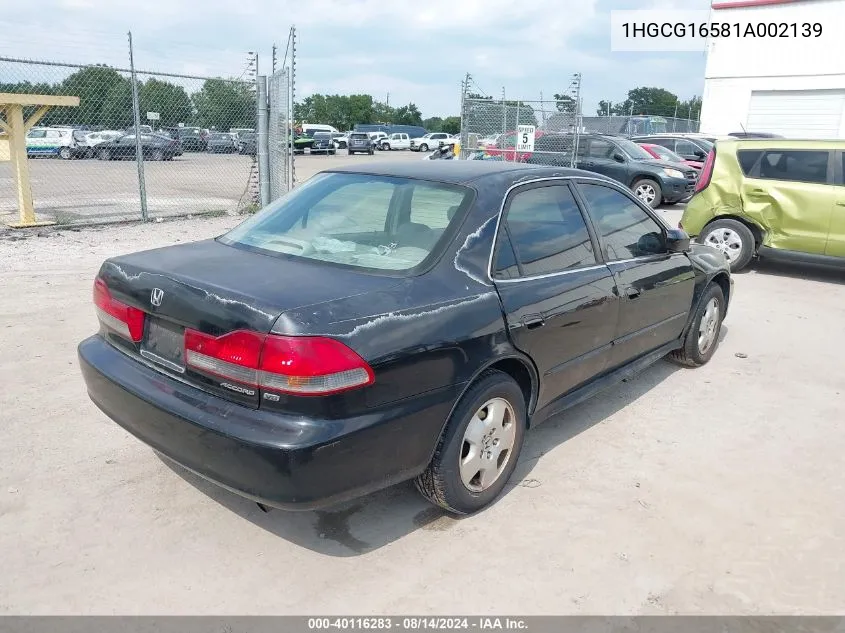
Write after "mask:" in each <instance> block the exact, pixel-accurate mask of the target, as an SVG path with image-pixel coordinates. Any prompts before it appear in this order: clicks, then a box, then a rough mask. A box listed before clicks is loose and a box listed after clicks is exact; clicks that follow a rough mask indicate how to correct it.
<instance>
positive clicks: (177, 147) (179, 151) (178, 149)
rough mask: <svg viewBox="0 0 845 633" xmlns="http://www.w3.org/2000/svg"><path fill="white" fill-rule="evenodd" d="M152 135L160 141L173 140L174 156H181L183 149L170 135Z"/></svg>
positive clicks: (168, 141)
mask: <svg viewBox="0 0 845 633" xmlns="http://www.w3.org/2000/svg"><path fill="white" fill-rule="evenodd" d="M152 136H153V137H157V138H159V139H161V140H162V141H164V142H167V143H170V142H171V141H173V142H174V144H173V148H174V153H173V155H174V156H181V155H182V154H184V153H185V152H184V150H183V149H182V145H181V143H179V141H178V140H177V139H174V138H172V137H171V136H170V135H168V134H159V133H156V134H153V135H152ZM95 154H96V151H95Z"/></svg>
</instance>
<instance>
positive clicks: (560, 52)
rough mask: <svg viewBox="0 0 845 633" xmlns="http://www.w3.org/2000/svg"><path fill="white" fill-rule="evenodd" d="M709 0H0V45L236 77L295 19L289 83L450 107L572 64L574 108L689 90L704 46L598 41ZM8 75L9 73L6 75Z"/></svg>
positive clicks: (41, 73) (0, 48) (441, 112)
mask: <svg viewBox="0 0 845 633" xmlns="http://www.w3.org/2000/svg"><path fill="white" fill-rule="evenodd" d="M708 7H709V0H202V1H200V0H143V1H141V2H139V1H138V0H38V1H32V2H26V1H20V0H0V9H2V11H0V16H2V17H0V29H2V31H0V32H2V33H3V35H2V37H0V56H2V57H16V58H27V59H37V60H49V61H60V62H70V63H79V64H88V63H104V64H108V65H112V66H128V63H129V59H128V52H127V51H128V47H127V35H126V34H127V31H129V30H131V31H132V33H133V40H134V50H135V65H136V68H140V69H151V70H157V71H163V72H172V73H188V74H196V75H209V76H225V77H230V76H234V77H239V76H244V74H245V73H246V72H248V70H247V59H248V52H250V51H253V52H257V53H258V55H259V71H260V72H262V74H263V73H265V72H267V71H269V70H270V60H271V57H270V50H271V47H272V45H273V43H276V44H277V45H278V46H279V47H280V52H279V56H280V58H281V57H283V56H284V49H285V45H286V43H287V39H288V31H289V29H290V27H291V26H292V25H295V26H296V29H297V40H298V45H297V49H296V61H297V64H296V95H297V99H300V98H302V97H304V96H307V95H308V94H312V93H328V94H351V93H367V94H372V95H373V96H374V97H375V98H377V99H378V100H381V101H384V100H385V99H387V98H388V94H389V99H390V105H393V106H399V105H404V104H407V103H410V102H413V103H415V104H416V105H417V106H418V107H419V108H420V110H421V111H422V113H423V116H424V117H429V116H449V115H457V114H458V112H459V109H460V95H461V92H460V84H461V80H462V79H463V77H464V75H465V74H466V73H470V74H471V75H472V77H473V80H474V89H477V90H478V91H480V92H483V93H486V94H490V95H493V96H496V97H498V96H500V95H501V93H502V90H503V89H504V90H505V94H506V96H507V98H508V99H521V100H526V101H527V100H539V99H540V95H541V94H543V96H544V97H545V98H546V99H548V98H550V97H551V95H552V94H554V93H555V92H564V91H565V90H566V89H567V86H568V85H569V83H570V80H571V78H572V75H573V74H574V73H578V72H580V73H581V75H582V93H581V94H582V97H583V98H584V114H585V115H590V114H593V113H594V112H595V110H596V107H597V104H598V102H599V100H601V99H606V100H610V101H612V102H619V101H623V100H624V99H625V96H626V94H627V91H628V90H629V89H631V88H635V87H638V86H654V87H660V88H665V89H667V90H669V91H671V92H673V93H675V94H677V95H678V97H679V98H680V99H681V100H684V99H688V98H690V97H692V96H694V95H700V94H701V91H702V88H703V84H704V79H703V77H704V63H705V57H704V53H703V52H701V53H698V52H688V53H630V52H629V53H621V52H611V50H610V32H609V30H610V17H609V16H610V11H611V10H614V9H669V8H678V9H681V8H683V9H707V8H708ZM63 72H65V71H64V70H62V69H57V68H50V67H45V66H29V65H27V66H22V65H20V64H12V63H9V62H5V61H2V60H0V81H9V80H10V79H11V80H15V79H27V78H28V79H30V80H31V81H42V80H54V79H56V78H57V77H58V78H61V73H63ZM10 75H14V76H10Z"/></svg>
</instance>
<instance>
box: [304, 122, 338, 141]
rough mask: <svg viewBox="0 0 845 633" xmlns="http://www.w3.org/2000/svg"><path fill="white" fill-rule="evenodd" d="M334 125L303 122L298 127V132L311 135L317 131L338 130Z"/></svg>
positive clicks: (330, 131)
mask: <svg viewBox="0 0 845 633" xmlns="http://www.w3.org/2000/svg"><path fill="white" fill-rule="evenodd" d="M339 131H340V130H338V129H337V128H336V127H334V126H332V125H325V124H320V123H303V124H302V126H301V127H300V133H301V134H302V135H303V136H308V137H309V138H310V137H313V136H314V135H315V134H316V133H317V132H329V133H332V132H339Z"/></svg>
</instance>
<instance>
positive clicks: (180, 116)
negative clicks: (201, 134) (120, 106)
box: [138, 78, 193, 127]
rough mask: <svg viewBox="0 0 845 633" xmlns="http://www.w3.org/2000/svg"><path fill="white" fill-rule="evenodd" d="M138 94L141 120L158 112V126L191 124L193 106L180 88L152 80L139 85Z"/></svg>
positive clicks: (165, 82)
mask: <svg viewBox="0 0 845 633" xmlns="http://www.w3.org/2000/svg"><path fill="white" fill-rule="evenodd" d="M138 92H139V95H138V99H139V101H140V104H141V118H142V119H145V118H146V116H147V112H158V113H159V115H160V116H161V119H160V120H159V121H158V124H159V125H163V126H167V127H173V126H176V125H178V124H179V123H190V122H191V119H192V116H193V114H192V110H193V105H192V104H191V98H190V97H189V96H188V93H187V92H185V89H184V88H182V87H181V86H177V85H176V84H172V83H170V82H167V81H160V80H158V79H155V78H152V79H148V80H147V81H145V82H144V83H143V84H141V85H140V86H139V90H138Z"/></svg>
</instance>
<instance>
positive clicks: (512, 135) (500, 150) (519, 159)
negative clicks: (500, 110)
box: [484, 130, 545, 163]
mask: <svg viewBox="0 0 845 633" xmlns="http://www.w3.org/2000/svg"><path fill="white" fill-rule="evenodd" d="M543 136H545V132H544V131H543V130H536V131H535V133H534V143H535V149H536V144H537V143H539V141H540V139H541V138H543ZM516 137H517V134H516V130H510V131H509V132H505V133H504V134H500V135H499V137H498V138H497V140H496V144H495V145H493V146H488V147H486V148H485V150H484V151H485V152H486V153H487V154H488V155H490V156H500V157H501V158H502V159H503V160H506V161H508V162H515V163H525V162H528V160H529V158H531V152H527V151H522V150H520V151H517V149H516V145H517V143H516Z"/></svg>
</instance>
